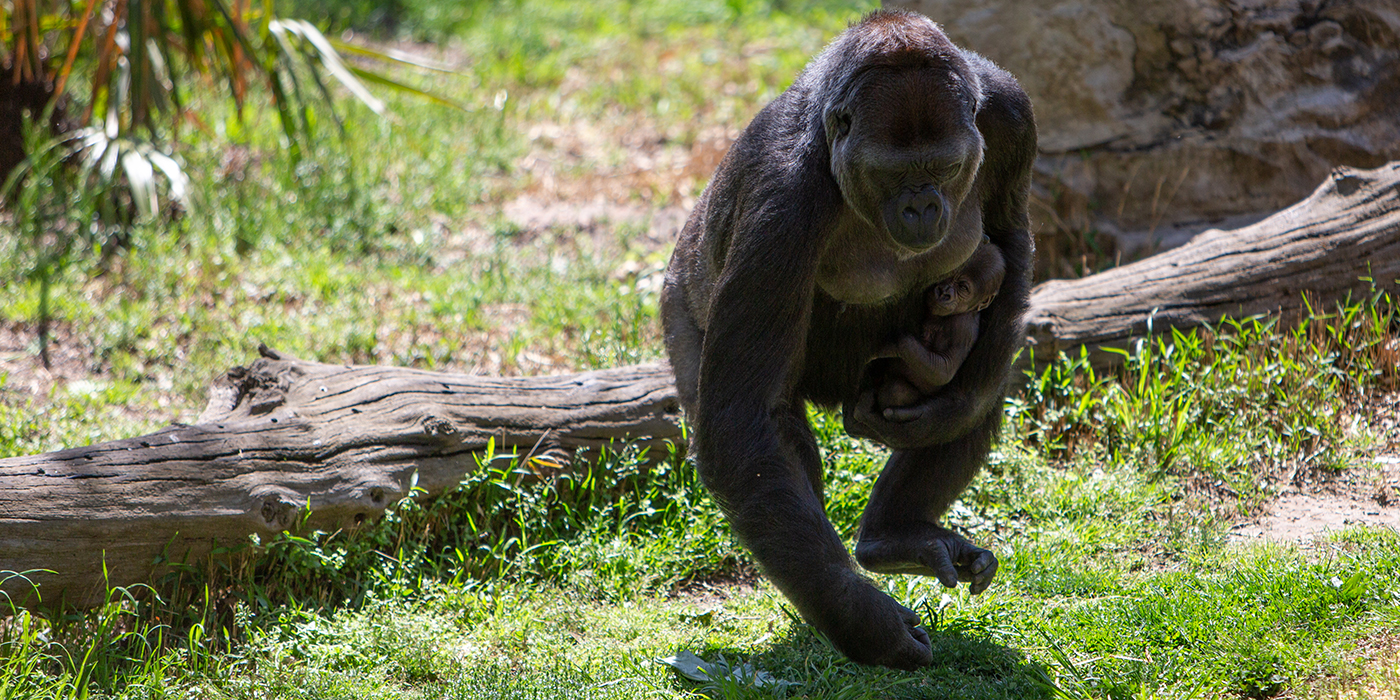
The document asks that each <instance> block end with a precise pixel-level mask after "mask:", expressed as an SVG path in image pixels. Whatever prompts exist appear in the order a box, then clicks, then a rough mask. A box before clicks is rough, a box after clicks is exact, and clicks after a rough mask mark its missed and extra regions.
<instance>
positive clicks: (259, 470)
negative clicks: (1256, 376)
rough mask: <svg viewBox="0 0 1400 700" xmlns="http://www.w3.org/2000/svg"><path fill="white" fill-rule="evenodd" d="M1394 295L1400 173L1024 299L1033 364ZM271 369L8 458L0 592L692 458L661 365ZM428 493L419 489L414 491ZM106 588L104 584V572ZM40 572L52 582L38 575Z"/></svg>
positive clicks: (70, 584) (1341, 177)
mask: <svg viewBox="0 0 1400 700" xmlns="http://www.w3.org/2000/svg"><path fill="white" fill-rule="evenodd" d="M1397 277H1400V163H1391V164H1389V165H1386V166H1383V167H1381V168H1377V169H1375V170H1353V169H1349V168H1339V169H1338V170H1336V171H1334V172H1333V174H1332V176H1331V177H1330V178H1329V179H1328V181H1327V182H1325V183H1323V185H1322V186H1321V187H1320V188H1318V190H1317V191H1316V192H1314V193H1313V195H1312V196H1310V197H1308V198H1307V199H1305V200H1303V201H1302V202H1299V203H1298V204H1297V205H1295V206H1293V207H1290V208H1289V209H1286V210H1284V211H1282V212H1279V213H1278V214H1275V215H1274V216H1272V217H1269V218H1268V219H1265V220H1263V221H1260V222H1259V223H1256V224H1254V225H1252V226H1247V227H1244V228H1241V229H1237V230H1233V231H1219V230H1212V231H1206V232H1204V233H1202V234H1200V235H1199V236H1197V237H1196V238H1195V239H1194V240H1192V241H1191V242H1190V243H1187V244H1186V245H1184V246H1182V247H1180V248H1176V249H1173V250H1171V251H1167V252H1165V253H1162V254H1159V255H1156V256H1154V257H1151V258H1147V259H1145V260H1142V261H1139V262H1136V263H1133V264H1130V265H1126V266H1123V267H1121V268H1117V269H1114V270H1109V271H1107V272H1103V273H1100V274H1097V275H1092V276H1090V277H1085V278H1083V279H1078V280H1061V281H1052V282H1046V283H1044V284H1042V285H1040V286H1038V287H1037V288H1036V289H1035V291H1034V293H1033V294H1032V298H1031V313H1030V317H1029V325H1030V334H1031V343H1032V347H1033V348H1034V350H1035V354H1036V356H1037V359H1038V360H1039V359H1043V358H1047V357H1053V356H1054V353H1056V352H1059V351H1074V350H1075V349H1077V348H1079V347H1081V346H1087V347H1090V348H1092V352H1093V353H1094V356H1095V357H1096V358H1098V359H1100V360H1103V361H1111V360H1113V359H1114V358H1116V357H1118V356H1117V355H1114V354H1112V353H1107V352H1105V351H1103V350H1102V347H1123V346H1125V345H1127V344H1128V343H1130V342H1131V341H1132V339H1134V338H1137V337H1141V336H1144V335H1146V334H1147V333H1148V332H1149V330H1150V331H1151V332H1157V333H1160V332H1163V331H1165V330H1167V329H1169V328H1182V329H1184V328H1189V327H1193V326H1198V325H1201V324H1204V323H1209V322H1214V321H1217V320H1219V319H1220V318H1222V317H1224V316H1227V315H1233V316H1248V315H1253V314H1260V313H1270V312H1280V311H1284V312H1288V311H1296V310H1297V309H1298V308H1300V307H1301V305H1302V293H1303V292H1304V291H1307V292H1308V293H1309V294H1310V296H1311V297H1312V298H1313V299H1315V301H1316V302H1319V303H1331V302H1332V301H1334V300H1338V299H1342V298H1344V297H1346V296H1347V295H1348V294H1356V293H1365V292H1369V291H1370V289H1371V285H1372V283H1371V282H1370V281H1367V278H1371V279H1374V283H1375V284H1376V285H1377V286H1382V287H1386V288H1393V287H1394V285H1395V284H1396V278H1397ZM262 354H263V356H264V357H263V358H262V359H259V360H257V361H256V362H254V363H253V364H252V365H251V366H250V367H248V368H246V369H245V368H241V367H236V368H234V369H232V370H230V371H229V372H228V374H227V375H226V376H224V377H222V378H221V379H220V380H218V381H216V382H215V384H214V386H213V387H212V389H211V392H210V400H209V406H208V408H206V409H205V411H204V413H203V414H202V415H200V417H199V418H198V420H197V421H196V423H195V425H173V426H170V427H169V428H166V429H164V430H161V431H159V432H156V433H154V434H152V435H146V436H142V437H137V438H130V439H126V440H117V441H114V442H108V443H102V444H99V445H92V446H89V447H79V448H73V449H68V450H63V451H60V452H53V453H48V454H42V455H32V456H24V457H13V458H8V459H0V593H3V594H6V595H9V596H11V597H12V598H13V599H15V600H16V601H18V602H22V603H33V602H35V600H36V598H35V596H34V595H33V594H34V589H33V588H32V587H31V586H30V585H29V584H28V583H26V582H24V581H21V580H20V579H18V578H15V577H9V578H8V579H7V578H6V573H5V572H7V571H8V572H31V573H29V574H28V578H29V579H30V580H31V581H33V582H34V583H37V584H39V586H40V587H39V589H38V590H39V592H40V594H41V595H42V596H43V598H44V603H45V604H50V603H53V602H56V601H58V600H64V601H66V602H68V603H72V604H76V605H79V606H82V605H90V604H93V603H97V602H100V601H101V600H102V597H103V595H104V593H105V590H104V588H105V586H104V583H106V584H110V585H113V586H123V585H128V584H131V583H136V582H140V581H148V580H151V578H152V575H153V574H156V573H158V570H157V569H156V568H155V565H154V562H155V561H156V559H157V557H158V556H161V555H164V556H165V557H168V558H169V559H172V560H177V561H178V560H181V559H184V560H187V561H192V562H193V561H197V560H199V559H200V558H202V557H206V556H207V555H208V553H209V552H210V551H211V550H212V549H213V548H214V547H215V546H218V545H229V544H235V543H238V542H241V541H244V540H246V538H247V537H248V535H251V534H259V535H271V534H273V533H276V532H279V531H282V530H286V529H288V528H290V527H292V526H293V525H294V524H295V523H296V522H297V521H299V520H300V518H301V517H302V514H303V513H305V514H306V517H307V520H306V525H307V526H308V527H311V528H316V529H323V530H334V529H337V528H342V527H347V526H351V525H353V524H355V523H358V522H360V521H363V520H364V519H365V518H367V517H369V516H371V515H375V514H378V513H380V512H382V511H383V510H384V509H385V508H386V507H387V506H389V505H391V504H392V503H394V502H395V501H397V500H398V499H400V498H402V497H403V496H404V495H406V494H407V493H408V491H409V488H410V486H409V485H410V483H411V482H412V480H413V479H415V478H416V479H417V486H418V487H419V488H422V489H424V491H425V492H426V493H427V494H429V495H434V494H438V493H441V492H443V491H445V490H447V489H449V488H451V487H453V486H455V485H456V484H457V483H459V482H460V481H461V479H462V477H463V476H464V475H466V474H467V473H469V472H471V471H472V470H474V469H476V468H477V466H478V459H477V458H478V455H480V454H481V453H482V452H483V451H484V450H485V449H486V447H487V443H488V441H494V446H495V449H496V450H498V451H500V452H507V453H508V452H512V451H514V452H517V453H519V454H521V455H523V456H527V457H528V456H529V455H531V454H540V453H542V452H544V451H546V450H551V449H555V450H557V449H563V450H566V451H574V450H597V449H599V448H601V447H603V446H606V445H607V444H609V443H610V442H619V443H620V442H621V441H632V442H633V443H634V444H640V445H641V446H643V447H647V448H649V449H657V450H660V449H665V443H667V442H671V443H673V444H678V443H680V442H681V440H682V433H681V428H680V421H679V419H680V406H679V403H678V401H677V398H676V392H675V387H674V385H673V384H672V379H671V374H670V370H669V368H668V367H667V366H666V365H662V364H657V365H638V366H631V367H621V368H617V369H610V370H600V371H596V372H585V373H581V374H572V375H562V376H554V377H517V378H510V377H477V376H466V375H454V374H443V373H436V372H426V371H421V370H413V369H405V368H394V367H349V366H341V365H325V364H320V363H315V362H304V361H300V360H295V359H291V358H285V357H281V356H278V355H277V354H276V353H274V352H271V351H269V350H266V349H265V348H264V349H262ZM415 475H416V477H415ZM104 566H105V568H106V571H107V579H106V581H105V582H104V579H103V567H104ZM41 570H47V571H41Z"/></svg>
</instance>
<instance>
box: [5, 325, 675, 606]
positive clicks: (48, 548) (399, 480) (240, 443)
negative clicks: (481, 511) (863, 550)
mask: <svg viewBox="0 0 1400 700" xmlns="http://www.w3.org/2000/svg"><path fill="white" fill-rule="evenodd" d="M262 354H263V355H264V357H263V358H262V359H259V360H257V361H255V362H254V363H253V364H252V366H250V367H248V368H246V369H245V368H242V367H235V368H234V369H232V370H230V371H229V372H228V374H227V375H225V376H224V377H222V378H220V379H219V380H218V381H216V382H215V384H214V386H213V388H212V389H211V392H210V401H209V406H208V408H206V409H205V410H204V412H203V414H202V415H200V417H199V419H198V420H197V422H196V424H195V425H172V426H170V427H168V428H165V429H163V430H161V431H159V432H156V433H154V434H152V435H146V436H142V437H138V438H131V439H128V440H117V441H115V442H107V443H102V444H99V445H92V446H89V447H79V448H74V449H68V450H63V451H60V452H52V453H48V454H41V455H33V456H25V457H14V458H9V459H3V460H0V580H3V579H5V578H6V574H5V573H3V572H5V571H10V572H31V573H28V574H27V578H28V579H29V580H30V581H32V582H34V583H37V584H39V588H38V593H39V595H38V596H35V595H34V589H33V588H32V587H31V586H30V585H29V584H27V583H25V582H23V581H22V580H21V579H19V578H15V577H11V578H10V579H9V580H8V581H5V582H4V583H0V590H3V592H4V593H7V594H9V595H10V596H11V597H12V598H13V599H14V600H15V601H16V602H19V603H21V604H26V605H34V604H39V603H40V601H39V600H38V598H39V597H42V599H43V600H42V604H44V605H49V604H53V603H55V602H59V601H60V600H62V601H65V602H68V603H72V604H76V605H78V606H86V605H91V604H96V603H100V602H101V601H102V599H103V596H104V595H105V585H112V586H124V585H129V584H132V583H136V582H140V581H149V580H151V579H152V577H153V576H154V575H157V574H159V573H160V572H159V571H157V570H156V567H154V562H155V561H156V559H157V557H158V556H159V555H161V554H164V555H165V556H167V557H169V558H170V559H172V560H174V561H181V560H184V561H190V562H194V561H198V560H200V559H201V558H203V557H205V556H207V555H208V554H209V552H210V551H211V549H212V548H213V547H215V546H217V545H222V546H228V545H231V544H235V543H238V542H242V541H246V539H247V538H248V536H249V535H252V534H258V535H262V536H268V535H272V534H274V533H276V532H279V531H282V530H286V529H288V528H290V527H292V526H293V525H294V524H296V523H297V522H298V521H299V520H300V517H301V513H302V511H303V509H305V508H307V507H309V509H310V510H309V516H308V520H307V521H306V525H307V526H309V527H311V528H315V529H322V530H334V529H337V528H342V527H348V526H351V525H353V524H356V523H359V522H361V521H363V520H364V519H365V518H366V517H368V516H371V515H374V514H377V513H379V512H381V511H383V510H384V509H385V508H386V507H387V506H389V505H391V504H393V503H394V502H395V501H397V500H398V499H400V498H402V497H403V496H405V495H406V494H408V493H409V490H410V483H411V482H412V480H413V479H415V478H416V480H417V482H416V485H417V487H418V488H421V489H424V490H425V491H426V492H427V494H428V495H433V494H437V493H441V492H443V491H445V490H447V489H450V488H452V487H453V486H455V485H456V484H457V483H459V482H460V481H461V479H462V477H463V476H464V475H466V474H468V473H469V472H472V471H474V470H475V469H476V468H477V467H478V458H479V456H480V455H482V453H483V452H484V451H485V450H486V448H487V444H488V441H494V444H493V449H494V450H495V451H496V452H497V453H507V454H508V453H511V452H517V453H519V454H521V455H522V456H526V457H528V456H531V455H535V456H538V455H542V454H545V453H546V451H553V454H554V456H555V458H556V459H558V457H557V454H558V451H559V450H564V451H567V452H573V451H577V450H585V451H596V450H598V449H600V448H604V447H607V446H609V445H618V446H620V445H621V444H622V441H628V440H631V441H634V443H635V444H639V445H640V446H642V447H646V448H648V449H651V450H656V451H659V453H660V454H663V455H664V454H665V452H664V451H665V450H667V449H668V447H667V445H666V443H668V442H670V443H673V444H677V445H678V446H681V447H683V445H680V443H681V441H682V439H683V438H682V433H681V429H680V423H679V418H680V405H679V402H678V400H677V398H676V392H675V386H674V384H673V382H672V379H671V372H670V368H669V367H668V366H666V365H664V364H654V365H639V366H632V367H623V368H619V369H609V370H600V371H596V372H585V373H582V374H571V375H562V376H553V377H518V378H500V377H476V376H466V375H454V374H443V373H437V372H426V371H421V370H413V369H403V368H395V367H348V366H340V365H325V364H319V363H315V362H303V361H300V360H295V359H289V358H283V357H280V356H278V355H277V354H276V353H273V352H271V351H269V350H267V349H266V348H263V349H262ZM537 463H538V461H537ZM415 475H416V477H415ZM104 566H105V568H106V572H107V578H106V580H105V581H104V579H103V573H102V572H103V567H104ZM44 569H47V570H48V571H39V570H44ZM0 611H3V608H0Z"/></svg>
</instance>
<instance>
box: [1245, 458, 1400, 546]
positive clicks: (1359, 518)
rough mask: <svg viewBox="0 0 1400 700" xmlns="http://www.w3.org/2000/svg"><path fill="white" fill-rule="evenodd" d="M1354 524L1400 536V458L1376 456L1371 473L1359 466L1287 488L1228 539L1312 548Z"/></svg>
mask: <svg viewBox="0 0 1400 700" xmlns="http://www.w3.org/2000/svg"><path fill="white" fill-rule="evenodd" d="M1355 525H1361V526H1365V527H1388V528H1391V529H1393V530H1397V531H1400V454H1383V455H1380V456H1377V457H1376V458H1375V461H1374V464H1373V465H1372V466H1370V467H1369V468H1368V467H1367V466H1366V465H1358V466H1356V467H1353V468H1351V469H1348V470H1347V471H1346V472H1344V473H1343V474H1342V475H1340V476H1339V477H1338V478H1337V479H1336V480H1333V481H1329V482H1325V483H1322V484H1318V485H1316V486H1315V487H1311V488H1307V489H1306V490H1300V489H1298V488H1294V487H1289V488H1287V489H1285V490H1284V491H1283V492H1282V493H1280V494H1279V496H1278V498H1276V499H1274V501H1272V502H1271V503H1269V504H1267V505H1265V506H1264V508H1263V510H1262V512H1261V513H1260V514H1259V516H1258V517H1257V518H1255V519H1254V520H1253V521H1251V522H1244V523H1240V524H1238V525H1236V526H1235V527H1234V528H1233V529H1232V530H1231V532H1230V539H1231V540H1232V541H1237V542H1249V541H1271V542H1291V543H1296V544H1309V543H1311V542H1312V541H1313V540H1315V539H1317V538H1319V537H1323V536H1326V535H1327V534H1328V533H1331V532H1335V531H1337V530H1341V529H1343V528H1346V527H1351V526H1355Z"/></svg>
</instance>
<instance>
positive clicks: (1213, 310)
mask: <svg viewBox="0 0 1400 700" xmlns="http://www.w3.org/2000/svg"><path fill="white" fill-rule="evenodd" d="M1397 278H1400V162H1393V163H1389V164H1387V165H1383V166H1381V167H1379V168H1376V169H1374V170H1356V169H1352V168H1337V169H1336V170H1334V171H1332V174H1331V176H1330V177H1329V178H1328V179H1327V181H1326V182H1324V183H1323V184H1322V185H1321V186H1320V187H1318V188H1317V190H1316V191H1314V192H1313V193H1312V195H1310V196H1309V197H1308V198H1307V199H1304V200H1303V201H1301V202H1299V203H1297V204H1295V205H1293V206H1291V207H1289V208H1287V209H1285V210H1283V211H1281V212H1279V213H1277V214H1274V215H1273V216H1270V217H1269V218H1267V219H1264V220H1263V221H1260V222H1258V223H1255V224H1253V225H1250V226H1246V227H1244V228H1240V229H1235V230H1232V231H1221V230H1219V229H1211V230H1208V231H1203V232H1202V233H1200V234H1198V235H1197V236H1196V237H1195V238H1193V239H1192V240H1191V241H1189V242H1188V243H1186V244H1185V245H1182V246H1181V247H1179V248H1174V249H1172V250H1169V251H1166V252H1164V253H1159V254H1157V255H1154V256H1152V257H1149V258H1145V259H1143V260H1139V261H1138V262H1135V263H1132V264H1129V265H1124V266H1122V267H1118V268H1115V269H1112V270H1107V271H1105V272H1101V273H1099V274H1096V275H1090V276H1088V277H1084V278H1082V279H1077V280H1052V281H1049V282H1045V283H1042V284H1040V285H1038V286H1037V287H1036V288H1035V291H1034V292H1033V293H1032V294H1031V309H1030V313H1029V315H1028V318H1027V325H1028V332H1029V335H1030V348H1031V350H1032V352H1033V353H1034V356H1035V361H1036V362H1037V363H1039V362H1044V361H1048V360H1051V359H1053V358H1054V357H1055V356H1056V355H1057V354H1058V353H1059V352H1062V351H1063V352H1069V353H1077V352H1078V351H1079V348H1080V347H1081V346H1088V348H1089V351H1090V356H1091V359H1092V361H1093V362H1094V363H1095V364H1097V365H1109V364H1113V362H1114V361H1115V360H1117V359H1121V357H1122V356H1121V355H1118V354H1116V353H1110V352H1107V351H1105V350H1104V348H1125V347H1127V346H1128V345H1129V344H1130V343H1131V342H1132V341H1133V340H1134V339H1135V338H1140V337H1143V336H1146V335H1149V334H1152V333H1163V332H1167V331H1168V330H1169V329H1172V328H1178V329H1187V328H1192V327H1196V326H1200V325H1203V324H1207V323H1213V322H1215V321H1219V320H1220V319H1221V318H1223V317H1226V316H1230V317H1234V318H1243V317H1246V316H1252V315H1255V314H1266V313H1284V314H1288V313H1296V312H1299V311H1300V310H1302V309H1304V300H1303V294H1304V293H1305V292H1306V293H1307V295H1308V299H1309V300H1310V302H1311V303H1313V304H1315V305H1320V304H1328V305H1330V304H1332V303H1333V302H1335V301H1339V300H1343V299H1345V298H1347V297H1348V295H1350V296H1351V297H1352V298H1359V297H1360V295H1364V294H1369V293H1370V292H1371V291H1372V290H1373V289H1385V290H1389V291H1393V290H1394V289H1395V286H1396V284H1397ZM1027 354H1029V353H1027ZM1027 354H1023V359H1024V358H1025V356H1026V355H1027Z"/></svg>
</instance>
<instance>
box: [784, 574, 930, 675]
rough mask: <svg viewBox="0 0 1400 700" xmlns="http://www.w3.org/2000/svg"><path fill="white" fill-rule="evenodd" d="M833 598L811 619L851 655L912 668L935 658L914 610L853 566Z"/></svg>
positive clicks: (924, 664)
mask: <svg viewBox="0 0 1400 700" xmlns="http://www.w3.org/2000/svg"><path fill="white" fill-rule="evenodd" d="M831 593H832V594H833V597H834V598H835V599H834V600H829V603H830V604H829V605H825V606H823V607H822V609H821V610H820V611H817V612H816V614H815V615H813V616H811V617H808V621H809V622H811V623H812V624H813V626H815V627H816V628H817V629H819V630H821V631H822V633H823V634H825V635H826V636H827V638H828V639H830V640H831V643H832V644H833V645H835V646H836V648H837V649H838V650H840V651H841V653H843V654H845V655H846V656H849V657H850V658H851V660H853V661H858V662H860V663H863V664H871V665H875V666H887V667H889V668H898V669H903V670H906V671H912V670H914V669H917V668H920V667H922V666H927V665H929V664H930V663H933V652H932V650H931V649H930V647H929V638H928V632H927V631H926V630H924V628H923V627H922V624H923V623H922V621H921V620H920V619H919V616H918V614H916V613H915V612H914V611H913V610H910V609H909V608H906V607H904V606H903V605H900V604H899V603H897V602H895V600H894V599H893V598H891V597H889V596H887V595H885V594H884V593H881V592H880V591H879V590H876V588H875V587H874V586H872V585H870V582H869V581H868V580H866V579H865V577H864V576H861V575H859V574H857V573H855V572H854V571H850V572H849V577H848V578H847V579H846V583H845V585H843V586H839V587H838V589H837V590H834V591H831Z"/></svg>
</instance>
